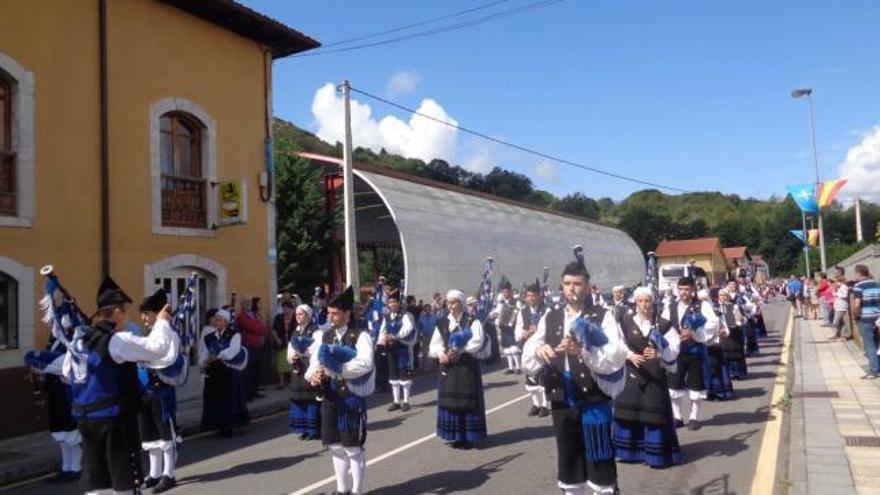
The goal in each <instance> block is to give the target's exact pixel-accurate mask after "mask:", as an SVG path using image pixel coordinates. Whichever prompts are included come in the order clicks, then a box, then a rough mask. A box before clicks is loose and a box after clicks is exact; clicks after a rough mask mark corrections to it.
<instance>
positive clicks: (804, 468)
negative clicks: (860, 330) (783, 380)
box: [783, 319, 880, 495]
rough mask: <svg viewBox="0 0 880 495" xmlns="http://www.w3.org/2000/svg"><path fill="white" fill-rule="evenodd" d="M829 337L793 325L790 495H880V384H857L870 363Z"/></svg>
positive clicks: (816, 328) (814, 324)
mask: <svg viewBox="0 0 880 495" xmlns="http://www.w3.org/2000/svg"><path fill="white" fill-rule="evenodd" d="M831 333H832V331H831V329H829V328H823V327H821V326H820V325H819V322H818V321H804V320H802V319H796V320H795V327H794V336H793V342H792V345H793V346H794V372H795V378H794V386H793V388H792V390H791V422H790V428H791V431H790V444H789V453H790V456H789V473H788V474H789V476H788V478H789V480H788V481H789V484H788V490H787V493H791V494H797V495H801V494H805V495H812V494H817V495H818V494H828V493H833V494H834V495H849V494H858V495H868V494H872V495H880V380H861V379H859V377H860V376H862V375H863V374H864V369H865V365H866V363H867V360H866V359H865V358H864V356H863V355H862V353H861V351H860V350H859V349H857V348H856V346H855V345H854V344H853V342H852V341H848V342H834V341H829V340H828V336H829V335H830V334H831ZM785 492H786V491H785V490H783V493H785Z"/></svg>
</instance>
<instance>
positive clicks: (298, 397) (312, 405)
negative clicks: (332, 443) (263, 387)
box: [287, 304, 321, 440]
mask: <svg viewBox="0 0 880 495" xmlns="http://www.w3.org/2000/svg"><path fill="white" fill-rule="evenodd" d="M294 318H296V328H294V329H293V331H292V332H291V335H290V341H289V342H288V343H287V362H288V363H290V367H291V373H290V390H291V391H292V392H293V393H292V396H291V398H290V415H289V420H290V429H291V430H292V431H293V432H294V433H298V434H299V435H300V439H302V440H316V439H318V438H321V403H320V402H318V395H319V392H320V389H319V388H318V387H313V386H312V385H311V384H310V383H309V381H308V380H306V378H305V374H306V370H307V369H308V368H309V364H310V363H311V359H312V355H311V353H310V352H309V349H310V348H311V347H312V343H314V341H315V340H314V335H315V332H317V331H318V327H317V325H316V324H315V323H314V321H313V319H312V308H311V307H310V306H308V305H307V304H301V305H299V306H297V307H296V309H295V310H294Z"/></svg>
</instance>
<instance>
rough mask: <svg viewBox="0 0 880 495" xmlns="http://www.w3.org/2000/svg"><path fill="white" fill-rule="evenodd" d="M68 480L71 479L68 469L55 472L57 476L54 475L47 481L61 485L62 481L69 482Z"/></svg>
mask: <svg viewBox="0 0 880 495" xmlns="http://www.w3.org/2000/svg"><path fill="white" fill-rule="evenodd" d="M68 481H70V480H69V479H67V472H66V471H58V472H57V473H55V476H52V477H51V478H49V479H47V480H46V483H51V484H53V485H59V484H61V483H67V482H68Z"/></svg>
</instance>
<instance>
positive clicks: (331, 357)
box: [317, 344, 376, 400]
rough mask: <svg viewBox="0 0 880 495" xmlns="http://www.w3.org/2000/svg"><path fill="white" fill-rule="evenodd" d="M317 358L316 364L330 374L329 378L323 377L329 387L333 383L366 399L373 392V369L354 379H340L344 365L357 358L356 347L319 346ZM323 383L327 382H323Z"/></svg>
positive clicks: (374, 383) (374, 382)
mask: <svg viewBox="0 0 880 495" xmlns="http://www.w3.org/2000/svg"><path fill="white" fill-rule="evenodd" d="M317 357H318V363H319V364H320V365H321V366H323V367H324V368H325V369H326V370H327V371H329V372H330V376H327V377H325V380H328V381H329V382H330V383H329V384H330V385H331V386H333V385H334V382H335V383H336V384H338V385H339V388H342V389H346V390H348V391H351V392H352V393H353V394H354V395H357V396H358V397H367V396H369V395H370V394H372V393H373V391H374V390H375V388H376V368H375V367H371V368H370V371H368V372H367V373H365V374H363V375H361V376H359V377H356V378H351V379H343V378H342V377H341V375H342V371H343V368H344V365H345V363H348V362H350V361H351V360H353V359H354V358H356V357H357V348H356V347H353V346H350V345H345V344H321V346H320V347H318V356H317ZM337 377H338V378H337ZM325 383H327V382H326V381H325ZM322 398H323V396H319V400H320V399H322Z"/></svg>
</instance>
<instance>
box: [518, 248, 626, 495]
mask: <svg viewBox="0 0 880 495" xmlns="http://www.w3.org/2000/svg"><path fill="white" fill-rule="evenodd" d="M561 278H562V295H563V298H564V300H565V306H564V307H558V308H554V309H552V310H551V311H549V312H547V314H545V315H544V317H543V318H541V321H540V322H539V323H538V328H537V331H536V332H535V335H533V336H532V337H531V338H530V339H529V340H528V341H526V345H525V349H524V350H523V365H524V367H525V370H526V372H527V373H528V374H530V375H532V376H538V375H541V374H543V376H544V387H545V389H546V393H547V396H548V398H549V400H550V403H551V408H552V411H551V415H552V417H553V429H554V431H555V434H556V449H557V456H558V459H557V480H558V485H559V488H560V489H561V490H562V491H563V493H565V494H566V495H572V494H582V493H585V491H586V489H587V488H589V489H590V490H592V491H593V492H595V493H609V494H610V493H615V490H616V488H617V465H616V464H615V459H614V447H613V435H612V423H613V417H612V413H611V401H612V399H613V397H614V396H616V395H617V394H619V393H620V391H621V390H623V387H624V385H625V377H626V374H625V362H626V356H627V347H626V345H625V343H624V341H623V337H622V336H621V335H620V327H619V326H618V324H617V322H616V321H615V319H614V317H613V316H612V314H611V312H610V311H605V310H604V309H603V308H601V307H598V306H596V305H594V304H593V298H592V297H591V295H590V285H589V284H590V274H589V272H587V268H586V267H585V266H584V263H583V260H582V259H579V260H578V261H575V262H572V263H569V264H568V265H567V266H566V267H565V269H564V270H563V272H562V277H561Z"/></svg>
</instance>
